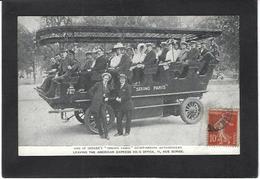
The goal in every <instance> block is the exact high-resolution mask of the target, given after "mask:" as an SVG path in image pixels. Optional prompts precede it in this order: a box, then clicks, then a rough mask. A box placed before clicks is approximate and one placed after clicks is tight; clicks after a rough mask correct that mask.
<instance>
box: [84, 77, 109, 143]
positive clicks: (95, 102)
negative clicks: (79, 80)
mask: <svg viewBox="0 0 260 179" xmlns="http://www.w3.org/2000/svg"><path fill="white" fill-rule="evenodd" d="M110 79H111V74H110V73H103V74H102V81H100V82H97V83H96V84H95V85H94V86H92V87H91V88H90V89H89V91H88V93H89V96H90V97H91V105H90V112H91V113H92V114H93V116H94V117H95V122H96V125H97V128H98V132H99V135H100V137H101V138H106V139H109V137H108V129H107V121H106V105H107V104H106V102H108V99H109V97H110V91H111V86H110V84H109V80H110ZM103 131H104V132H103Z"/></svg>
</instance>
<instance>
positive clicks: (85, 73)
mask: <svg viewBox="0 0 260 179" xmlns="http://www.w3.org/2000/svg"><path fill="white" fill-rule="evenodd" d="M95 63H96V61H95V60H94V57H93V55H92V52H91V51H88V52H86V61H85V63H84V64H83V66H82V68H81V73H80V77H79V83H78V86H79V91H80V92H82V91H85V90H88V89H89V88H90V87H91V86H92V80H91V75H92V69H93V68H94V66H95Z"/></svg>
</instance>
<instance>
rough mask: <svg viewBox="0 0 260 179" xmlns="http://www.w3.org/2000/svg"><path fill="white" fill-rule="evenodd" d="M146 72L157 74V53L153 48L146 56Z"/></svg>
mask: <svg viewBox="0 0 260 179" xmlns="http://www.w3.org/2000/svg"><path fill="white" fill-rule="evenodd" d="M143 63H144V74H156V73H157V69H158V65H157V64H156V54H155V52H154V51H153V50H151V51H150V52H148V53H147V54H146V56H145V58H144V62H143Z"/></svg>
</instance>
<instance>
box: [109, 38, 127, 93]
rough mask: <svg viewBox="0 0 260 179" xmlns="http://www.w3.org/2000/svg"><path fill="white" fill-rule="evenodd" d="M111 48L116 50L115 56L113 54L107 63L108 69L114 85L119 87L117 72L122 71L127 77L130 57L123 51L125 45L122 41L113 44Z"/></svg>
mask: <svg viewBox="0 0 260 179" xmlns="http://www.w3.org/2000/svg"><path fill="white" fill-rule="evenodd" d="M113 50H114V51H115V52H116V56H114V57H113V58H112V59H111V61H110V65H109V71H110V73H111V75H112V81H113V83H114V87H115V88H116V89H119V87H120V84H119V74H120V73H123V74H126V75H127V77H128V78H129V75H130V73H129V72H130V71H129V69H130V66H131V59H130V57H129V56H128V55H127V54H126V52H125V47H124V46H123V44H122V43H117V44H116V45H114V47H113Z"/></svg>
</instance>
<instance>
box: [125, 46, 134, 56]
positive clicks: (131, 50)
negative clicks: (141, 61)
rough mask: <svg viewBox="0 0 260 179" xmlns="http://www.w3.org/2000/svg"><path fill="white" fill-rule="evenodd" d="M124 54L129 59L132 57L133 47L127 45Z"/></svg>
mask: <svg viewBox="0 0 260 179" xmlns="http://www.w3.org/2000/svg"><path fill="white" fill-rule="evenodd" d="M126 54H127V55H128V56H129V58H130V59H133V57H134V47H133V46H131V45H129V46H127V47H126Z"/></svg>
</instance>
